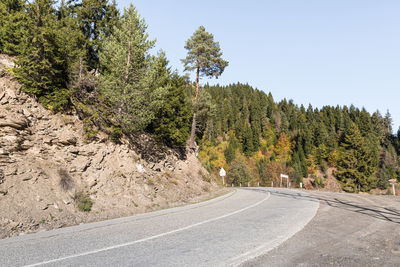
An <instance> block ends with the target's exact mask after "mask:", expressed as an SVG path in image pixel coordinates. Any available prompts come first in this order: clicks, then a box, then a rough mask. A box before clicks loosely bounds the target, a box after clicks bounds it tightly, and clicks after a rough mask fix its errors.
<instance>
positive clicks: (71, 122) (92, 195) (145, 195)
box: [0, 55, 220, 238]
mask: <svg viewBox="0 0 400 267" xmlns="http://www.w3.org/2000/svg"><path fill="white" fill-rule="evenodd" d="M12 66H13V63H12V60H11V59H10V58H9V57H7V56H4V55H1V56H0V73H1V78H0V104H1V108H0V238H4V237H8V236H15V235H18V234H20V233H26V232H34V231H42V230H45V229H52V228H59V227H63V226H67V225H74V224H79V223H84V222H90V221H96V220H103V219H108V218H115V217H120V216H127V215H131V214H136V213H142V212H147V211H151V210H156V209H162V208H166V207H171V206H176V205H181V204H183V203H187V202H196V201H198V200H199V199H203V198H209V197H212V196H213V195H215V194H217V193H219V190H220V188H219V187H218V185H217V184H216V183H215V182H214V181H212V180H211V179H210V178H209V176H208V172H207V171H206V170H205V169H203V167H202V166H201V164H200V162H199V161H198V159H197V158H196V156H195V155H193V154H188V155H187V157H186V158H185V159H182V158H181V157H180V155H178V153H176V152H174V151H173V150H171V149H167V148H159V147H158V146H157V145H156V143H155V142H154V141H153V140H152V139H151V138H150V137H149V136H148V135H142V136H140V138H139V139H140V144H139V145H141V146H142V147H146V148H147V149H148V151H147V152H148V154H156V153H157V154H158V157H145V158H146V160H145V159H143V155H142V154H141V153H140V152H139V151H140V149H138V148H136V147H134V146H132V145H131V144H130V143H129V142H128V141H127V140H124V139H122V142H121V144H115V143H113V142H111V141H110V140H109V138H108V136H107V135H105V134H102V133H101V132H100V133H98V135H97V137H96V138H95V139H94V140H93V141H87V140H85V138H84V134H83V130H82V126H83V124H82V121H80V120H79V119H78V117H77V116H73V115H62V114H52V113H50V112H49V111H48V110H46V109H44V108H43V107H42V105H41V104H39V103H38V102H37V101H36V100H35V99H33V98H31V97H29V96H28V95H26V94H25V93H23V92H21V91H20V87H21V86H20V84H19V83H18V82H17V80H16V79H15V78H13V77H11V75H9V74H7V73H6V72H4V69H5V68H7V67H12ZM160 155H162V157H160ZM89 203H92V204H93V206H92V207H91V210H90V211H87V212H85V211H82V210H84V209H87V208H88V207H89V206H90V204H89ZM85 204H86V206H85ZM78 205H81V206H80V207H79V206H78Z"/></svg>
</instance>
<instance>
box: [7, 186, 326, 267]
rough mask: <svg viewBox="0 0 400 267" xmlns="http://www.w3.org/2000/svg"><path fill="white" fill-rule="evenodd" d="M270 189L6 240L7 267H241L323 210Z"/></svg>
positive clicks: (296, 195)
mask: <svg viewBox="0 0 400 267" xmlns="http://www.w3.org/2000/svg"><path fill="white" fill-rule="evenodd" d="M269 190H270V189H267V188H249V189H236V190H235V191H233V192H232V193H229V194H228V195H225V196H222V197H219V198H216V199H213V200H210V201H207V202H203V203H198V204H194V205H189V206H185V207H179V208H173V209H168V210H163V211H158V212H152V213H148V214H141V215H136V216H131V217H126V218H120V219H114V220H109V221H103V222H96V223H91V224H85V225H79V226H73V227H68V228H63V229H57V230H52V231H48V232H42V233H36V234H30V235H26V236H20V237H16V238H9V239H3V240H0V266H60V265H63V266H111V265H114V266H227V265H239V264H241V263H244V262H247V261H248V260H251V259H254V258H255V257H257V256H260V255H262V254H265V253H266V252H267V251H270V250H272V249H273V248H275V247H277V246H279V245H280V244H281V243H283V242H284V241H285V240H287V239H288V238H290V237H291V236H293V235H294V234H295V233H296V232H298V231H300V230H301V229H302V228H303V227H304V226H305V225H306V224H307V223H308V222H309V221H310V220H311V219H312V218H313V217H314V216H315V214H316V212H317V210H318V207H319V201H318V200H317V199H315V198H310V197H308V196H309V195H308V194H306V193H304V192H300V191H291V190H285V189H281V190H278V192H282V193H284V194H275V193H273V194H271V193H270V192H269ZM276 190H277V189H274V190H273V192H277V191H276ZM288 195H289V196H290V197H288Z"/></svg>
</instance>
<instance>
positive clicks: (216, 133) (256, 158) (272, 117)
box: [198, 84, 400, 192]
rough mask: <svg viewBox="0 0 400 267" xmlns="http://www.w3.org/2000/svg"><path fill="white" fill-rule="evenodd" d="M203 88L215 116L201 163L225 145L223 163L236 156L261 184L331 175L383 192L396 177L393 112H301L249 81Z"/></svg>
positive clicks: (347, 184)
mask: <svg viewBox="0 0 400 267" xmlns="http://www.w3.org/2000/svg"><path fill="white" fill-rule="evenodd" d="M203 90H204V91H207V92H208V93H209V94H210V95H211V99H212V104H213V105H214V106H215V110H216V111H215V114H217V115H216V116H213V117H212V118H211V119H210V122H209V124H208V126H207V129H205V130H204V131H203V132H199V133H198V135H199V137H200V138H202V139H201V140H202V141H201V151H200V152H201V153H199V155H200V158H201V160H202V161H204V160H205V159H210V160H211V159H213V158H214V157H216V155H217V153H211V152H212V151H213V150H212V149H210V146H213V147H216V148H217V149H220V148H223V151H224V159H225V160H226V162H231V160H232V157H233V155H235V158H238V157H239V158H241V159H242V161H244V162H245V163H246V165H247V166H248V168H249V169H250V170H251V172H252V174H253V177H254V179H255V180H258V181H260V182H262V183H267V182H271V181H273V180H276V179H278V178H279V174H280V173H286V174H289V175H290V177H291V178H292V179H293V182H296V183H300V182H301V181H302V179H303V178H304V177H311V178H315V179H317V178H318V179H319V180H321V181H320V182H322V180H323V179H326V178H327V177H328V176H331V175H332V174H333V175H336V176H337V178H338V179H339V181H340V182H341V184H342V188H343V189H345V190H347V191H352V192H358V191H364V192H367V191H369V190H370V189H372V188H377V187H379V188H382V189H384V188H386V187H387V185H388V180H389V179H391V178H397V179H400V171H399V170H400V168H399V159H400V158H399V156H398V155H399V147H400V145H399V144H400V142H399V141H398V140H399V137H398V136H399V135H393V134H392V133H391V129H390V127H391V116H390V114H388V115H385V116H384V117H382V116H381V115H380V113H379V112H375V113H373V114H372V115H371V114H370V113H368V112H367V111H366V110H365V109H358V108H356V107H354V106H351V107H347V106H344V107H339V106H337V107H331V106H325V107H322V108H321V109H316V108H313V107H312V106H311V105H309V106H308V108H305V107H303V106H300V107H299V106H297V105H295V104H293V102H292V101H287V100H285V99H284V100H282V101H280V102H278V103H277V102H275V101H274V100H273V98H272V96H271V95H270V94H269V95H267V94H265V93H263V92H261V91H258V90H255V89H253V88H251V87H250V86H249V85H247V84H232V85H228V86H218V85H217V86H205V87H204V89H203ZM202 133H204V134H202ZM210 133H211V134H210ZM233 141H235V142H236V146H235V154H233V149H232V145H231V144H230V143H231V142H233ZM203 151H207V157H204V158H203V155H204V153H203ZM243 156H244V157H243ZM211 161H212V160H211ZM212 162H215V161H212ZM221 162H223V161H221ZM229 166H230V165H228V166H227V170H228V172H229ZM214 167H215V168H220V167H221V166H216V165H215V164H214ZM321 173H322V174H321Z"/></svg>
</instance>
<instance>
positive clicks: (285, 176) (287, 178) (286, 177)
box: [279, 174, 289, 187]
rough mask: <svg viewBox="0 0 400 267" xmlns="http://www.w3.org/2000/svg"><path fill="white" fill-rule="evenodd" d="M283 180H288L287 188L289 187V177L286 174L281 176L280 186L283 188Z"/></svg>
mask: <svg viewBox="0 0 400 267" xmlns="http://www.w3.org/2000/svg"><path fill="white" fill-rule="evenodd" d="M282 178H285V179H286V187H289V176H288V175H286V174H281V184H280V185H279V187H282Z"/></svg>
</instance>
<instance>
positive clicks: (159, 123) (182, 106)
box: [148, 54, 192, 148]
mask: <svg viewBox="0 0 400 267" xmlns="http://www.w3.org/2000/svg"><path fill="white" fill-rule="evenodd" d="M167 64H168V61H167V60H166V58H165V57H164V55H163V54H162V55H161V56H160V60H159V66H158V68H159V71H158V73H159V74H158V76H159V77H155V79H154V80H155V81H156V82H155V83H156V85H153V86H154V88H165V91H166V92H165V94H164V96H163V105H162V106H161V107H160V108H159V109H158V111H156V112H155V116H154V119H153V120H152V121H151V124H150V125H149V128H148V130H149V132H151V133H153V134H154V135H155V136H156V138H157V139H159V140H162V141H163V142H164V143H166V144H167V145H169V146H171V147H181V148H182V147H184V146H185V143H186V141H187V139H188V138H189V135H190V119H191V117H192V111H191V109H190V106H189V104H188V100H187V97H186V93H185V87H186V86H187V84H186V81H185V79H184V78H183V77H180V76H179V75H178V74H177V73H173V74H170V73H169V69H167ZM163 72H164V74H162V73H163ZM160 73H161V74H160Z"/></svg>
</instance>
